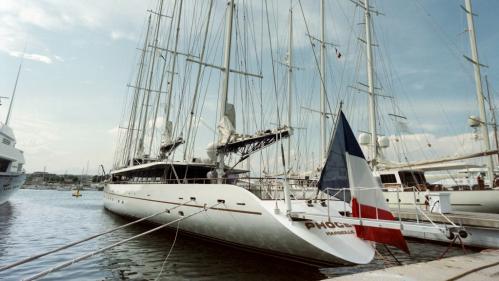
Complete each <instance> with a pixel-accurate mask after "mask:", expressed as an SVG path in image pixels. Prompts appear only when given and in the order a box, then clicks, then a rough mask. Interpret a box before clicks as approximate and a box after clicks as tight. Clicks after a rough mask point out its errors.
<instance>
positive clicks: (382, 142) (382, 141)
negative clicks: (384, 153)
mask: <svg viewBox="0 0 499 281" xmlns="http://www.w3.org/2000/svg"><path fill="white" fill-rule="evenodd" d="M378 144H379V147H381V148H387V147H389V146H390V139H389V138H388V137H387V136H382V137H379V138H378Z"/></svg>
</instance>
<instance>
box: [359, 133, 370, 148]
mask: <svg viewBox="0 0 499 281" xmlns="http://www.w3.org/2000/svg"><path fill="white" fill-rule="evenodd" d="M370 143H371V136H370V135H369V134H366V133H362V134H360V135H359V144H360V145H369V144H370Z"/></svg>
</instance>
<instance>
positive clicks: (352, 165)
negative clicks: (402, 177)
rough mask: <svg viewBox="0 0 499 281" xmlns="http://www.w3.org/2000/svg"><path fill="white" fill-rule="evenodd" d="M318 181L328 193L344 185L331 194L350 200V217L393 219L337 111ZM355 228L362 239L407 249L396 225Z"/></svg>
mask: <svg viewBox="0 0 499 281" xmlns="http://www.w3.org/2000/svg"><path fill="white" fill-rule="evenodd" d="M318 185H319V189H321V190H323V191H325V192H327V193H328V194H331V195H333V194H336V193H337V191H338V190H340V189H341V188H347V189H348V191H349V192H345V193H343V192H338V194H337V195H335V196H336V197H338V198H340V199H342V200H345V201H347V202H350V204H351V207H352V216H353V217H362V218H370V219H381V220H395V218H394V217H393V215H392V213H391V212H390V209H389V207H388V205H387V204H386V202H385V197H384V196H383V192H382V191H381V186H380V184H379V183H378V181H376V179H375V178H374V177H373V175H372V172H371V170H370V168H369V165H368V164H367V161H366V159H365V157H364V154H363V153H362V150H361V148H360V146H359V144H358V142H357V140H356V138H355V135H354V134H353V132H352V129H351V128H350V125H349V124H348V121H347V119H346V118H345V115H344V114H343V112H341V111H340V115H339V118H338V123H337V125H336V129H335V131H334V135H333V138H332V141H331V143H330V146H329V154H328V157H327V160H326V163H325V165H324V169H323V170H322V173H321V177H320V179H319V183H318ZM343 194H344V195H343ZM355 230H356V232H357V236H358V237H360V238H362V239H366V240H370V241H375V242H379V243H384V244H388V245H392V246H395V247H397V248H399V249H402V250H404V251H406V252H407V253H409V248H408V247H407V243H406V242H405V239H404V237H403V236H402V233H401V232H400V230H398V229H388V228H380V227H370V226H363V225H356V226H355Z"/></svg>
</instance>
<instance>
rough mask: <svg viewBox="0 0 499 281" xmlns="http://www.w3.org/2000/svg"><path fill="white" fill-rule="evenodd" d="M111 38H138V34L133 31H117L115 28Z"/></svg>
mask: <svg viewBox="0 0 499 281" xmlns="http://www.w3.org/2000/svg"><path fill="white" fill-rule="evenodd" d="M110 36H111V39H113V40H122V39H125V40H136V39H137V38H136V36H135V35H134V34H132V33H126V32H122V31H116V30H113V31H111V35H110Z"/></svg>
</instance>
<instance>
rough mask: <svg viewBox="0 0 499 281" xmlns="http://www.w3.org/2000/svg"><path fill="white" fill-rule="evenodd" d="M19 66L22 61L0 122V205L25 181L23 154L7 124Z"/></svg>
mask: <svg viewBox="0 0 499 281" xmlns="http://www.w3.org/2000/svg"><path fill="white" fill-rule="evenodd" d="M21 67H22V63H21V64H20V65H19V70H18V72H17V77H16V82H15V85H14V90H13V92H12V97H11V101H10V105H9V111H8V113H7V118H6V120H5V123H4V124H0V139H1V142H0V205H1V204H3V203H5V202H7V200H9V198H10V197H11V196H12V194H14V193H15V192H16V191H17V190H19V189H20V188H21V186H22V185H23V184H24V182H25V181H26V173H25V171H24V168H23V166H24V164H25V161H24V154H23V151H22V150H20V149H18V148H17V147H16V137H15V136H14V132H13V131H12V128H11V127H10V126H9V121H10V117H11V114H12V106H13V104H14V97H15V93H16V88H17V82H18V81H19V74H20V73H21Z"/></svg>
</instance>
